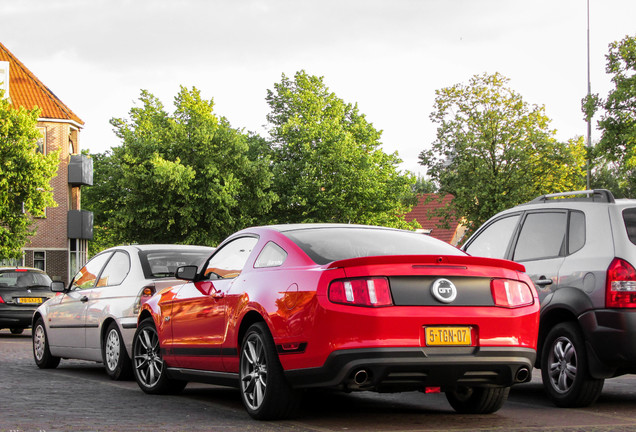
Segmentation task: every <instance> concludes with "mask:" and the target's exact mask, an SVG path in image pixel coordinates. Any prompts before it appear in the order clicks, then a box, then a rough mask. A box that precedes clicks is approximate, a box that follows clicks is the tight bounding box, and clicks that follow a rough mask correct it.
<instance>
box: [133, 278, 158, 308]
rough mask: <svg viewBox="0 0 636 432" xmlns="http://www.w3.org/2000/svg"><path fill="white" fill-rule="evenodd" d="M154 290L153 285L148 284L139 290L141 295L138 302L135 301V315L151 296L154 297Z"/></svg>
mask: <svg viewBox="0 0 636 432" xmlns="http://www.w3.org/2000/svg"><path fill="white" fill-rule="evenodd" d="M155 292H156V289H155V284H154V283H152V284H148V285H146V286H145V287H143V289H142V290H141V294H140V295H139V300H138V301H137V304H136V305H135V313H138V312H139V310H140V309H141V306H142V305H143V304H144V303H146V302H147V301H148V300H149V299H150V297H152V296H153V295H155Z"/></svg>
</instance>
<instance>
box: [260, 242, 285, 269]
mask: <svg viewBox="0 0 636 432" xmlns="http://www.w3.org/2000/svg"><path fill="white" fill-rule="evenodd" d="M285 259H287V252H285V250H284V249H283V248H282V247H280V246H278V245H277V244H276V243H274V242H269V243H267V244H266V245H265V247H264V248H263V250H262V251H261V253H260V254H259V255H258V258H256V262H255V263H254V267H255V268H263V267H279V266H282V265H283V263H284V262H285Z"/></svg>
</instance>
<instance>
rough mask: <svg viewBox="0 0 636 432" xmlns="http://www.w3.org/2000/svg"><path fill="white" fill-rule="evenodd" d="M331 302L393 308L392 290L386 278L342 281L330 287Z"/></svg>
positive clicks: (335, 282) (333, 283)
mask: <svg viewBox="0 0 636 432" xmlns="http://www.w3.org/2000/svg"><path fill="white" fill-rule="evenodd" d="M328 295H329V301H331V302H332V303H340V304H347V305H353V306H370V307H378V306H391V305H392V304H393V300H391V289H390V288H389V280H388V279H387V278H385V277H369V278H356V279H341V280H337V281H334V282H332V283H331V284H330V285H329V294H328Z"/></svg>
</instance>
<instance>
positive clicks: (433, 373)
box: [133, 224, 539, 419]
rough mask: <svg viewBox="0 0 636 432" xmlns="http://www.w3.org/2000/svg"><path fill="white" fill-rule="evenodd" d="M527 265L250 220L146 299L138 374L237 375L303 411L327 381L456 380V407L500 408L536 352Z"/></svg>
mask: <svg viewBox="0 0 636 432" xmlns="http://www.w3.org/2000/svg"><path fill="white" fill-rule="evenodd" d="M523 270H524V269H523V266H521V265H519V264H516V263H513V262H510V261H501V260H492V259H484V258H473V257H469V256H467V255H466V254H464V253H463V252H461V251H459V250H457V249H456V248H454V247H452V246H450V245H448V244H446V243H443V242H440V241H437V240H435V239H432V238H430V237H427V236H423V235H421V234H415V233H412V232H407V231H400V230H394V229H389V228H379V227H367V226H356V225H333V224H331V225H282V226H270V227H258V228H251V229H246V230H243V231H240V232H238V233H236V234H234V235H233V236H231V237H230V238H228V239H227V240H226V241H224V242H223V243H222V244H221V245H219V247H218V248H217V249H216V251H215V252H214V254H213V255H212V256H211V257H210V259H209V260H208V262H207V263H206V265H205V266H204V267H203V268H202V269H197V268H192V267H183V268H181V269H179V271H178V275H179V276H181V277H182V278H184V279H186V280H188V282H187V283H184V284H183V285H179V286H176V287H173V288H170V289H168V290H165V291H162V292H160V293H158V294H157V295H155V296H154V297H153V298H152V299H151V300H150V301H148V302H147V303H146V305H145V306H144V308H143V310H142V311H141V313H140V315H139V328H138V330H137V333H136V336H135V340H134V346H133V354H134V364H135V376H136V378H137V381H138V383H139V385H140V387H141V388H142V389H143V390H144V391H146V392H147V393H165V392H173V391H177V390H180V389H182V388H183V387H184V386H185V383H187V382H188V381H201V382H210V383H216V384H226V385H234V386H237V387H239V388H240V390H241V395H242V399H243V402H244V404H245V407H246V409H247V411H248V412H249V414H250V415H252V416H253V417H254V418H258V419H271V418H283V417H288V416H290V415H292V414H293V413H294V411H295V410H296V408H297V407H298V404H299V401H300V397H299V396H300V394H301V392H302V391H303V389H308V388H319V387H320V388H334V389H342V390H372V391H391V392H395V391H411V390H421V391H443V392H445V393H446V396H447V398H448V400H449V402H450V404H451V405H452V406H453V407H454V408H455V409H456V410H457V411H460V412H470V413H487V412H494V411H496V410H498V409H499V408H500V407H501V406H502V405H503V403H504V402H505V400H506V397H507V394H508V390H509V387H510V386H511V385H512V384H514V383H517V382H524V381H527V380H529V379H530V374H531V371H532V367H533V364H534V360H535V356H536V341H537V331H538V319H539V318H538V311H539V303H538V301H537V297H536V292H535V291H534V288H533V285H532V283H531V282H530V280H529V279H528V277H527V276H526V275H525V273H524V272H523Z"/></svg>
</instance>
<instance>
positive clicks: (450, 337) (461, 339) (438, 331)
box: [424, 327, 472, 346]
mask: <svg viewBox="0 0 636 432" xmlns="http://www.w3.org/2000/svg"><path fill="white" fill-rule="evenodd" d="M424 331H425V333H426V345H427V346H471V345H472V338H471V333H470V327H425V328H424Z"/></svg>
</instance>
